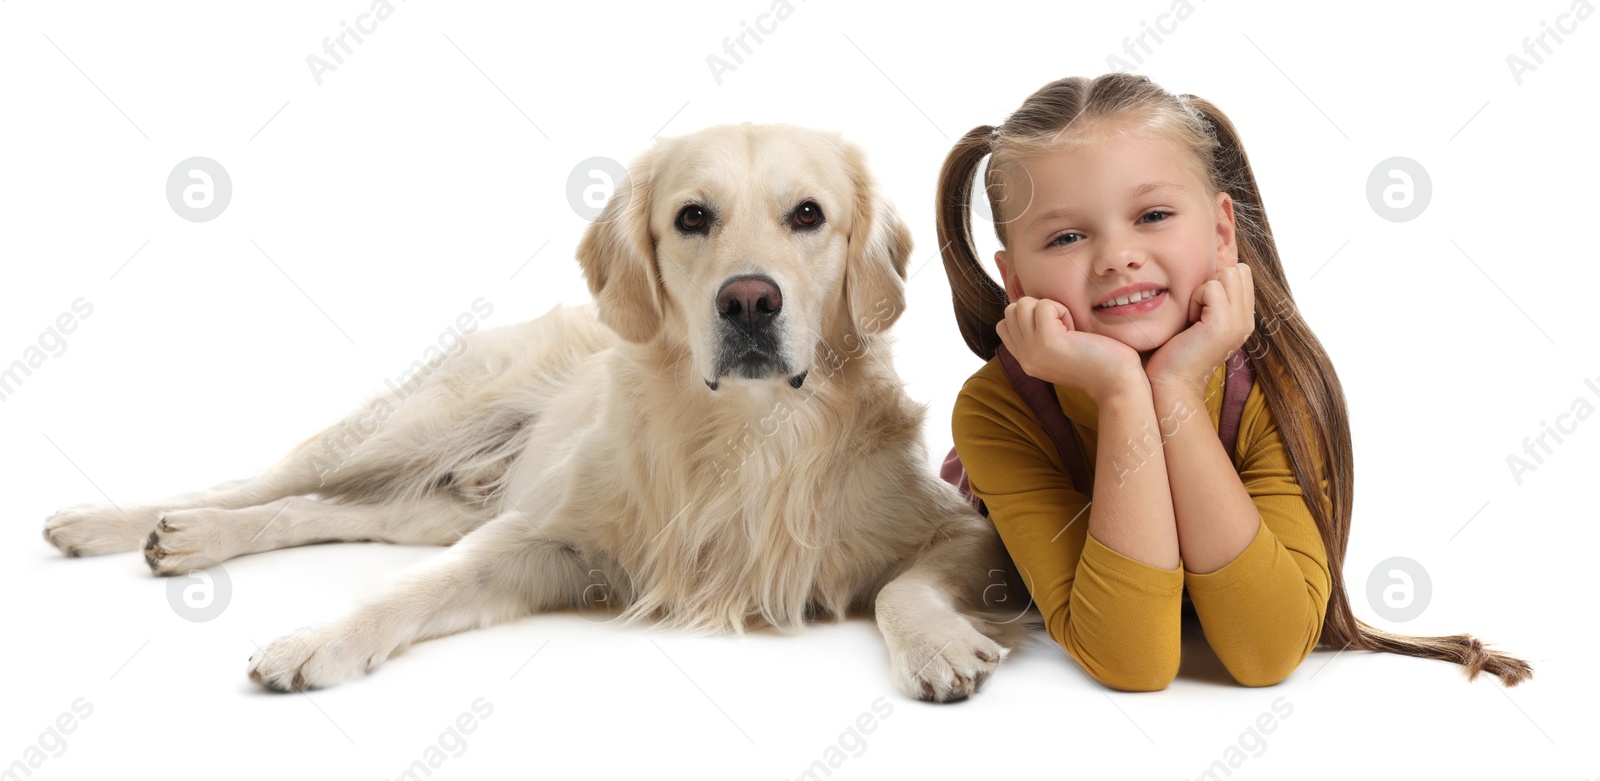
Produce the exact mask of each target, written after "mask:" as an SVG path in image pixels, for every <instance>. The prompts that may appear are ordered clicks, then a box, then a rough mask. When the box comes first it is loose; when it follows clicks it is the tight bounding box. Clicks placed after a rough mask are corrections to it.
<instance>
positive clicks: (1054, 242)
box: [1050, 233, 1083, 247]
mask: <svg viewBox="0 0 1600 781" xmlns="http://www.w3.org/2000/svg"><path fill="white" fill-rule="evenodd" d="M1081 238H1083V237H1082V236H1079V235H1078V234H1076V233H1063V234H1061V235H1060V236H1057V237H1055V238H1053V239H1051V240H1050V246H1052V247H1065V246H1067V245H1068V244H1072V243H1074V242H1076V241H1077V240H1078V239H1081ZM1063 239H1068V241H1063Z"/></svg>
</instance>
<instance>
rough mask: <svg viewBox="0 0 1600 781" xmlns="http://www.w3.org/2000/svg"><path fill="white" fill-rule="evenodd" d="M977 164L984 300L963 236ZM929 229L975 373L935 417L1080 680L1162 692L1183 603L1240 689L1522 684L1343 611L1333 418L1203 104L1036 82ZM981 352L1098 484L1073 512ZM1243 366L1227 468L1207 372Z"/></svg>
mask: <svg viewBox="0 0 1600 781" xmlns="http://www.w3.org/2000/svg"><path fill="white" fill-rule="evenodd" d="M985 155H989V158H990V159H989V167H988V173H987V175H986V176H985V182H984V184H985V191H986V194H987V196H988V199H989V204H990V207H991V213H992V214H993V215H994V221H995V233H996V234H997V236H998V237H999V239H1000V245H1001V247H1002V249H1001V250H1000V251H999V252H997V253H996V254H995V262H996V265H997V266H998V267H999V270H1000V276H1001V277H1002V278H1003V279H1004V280H1005V287H1004V290H1002V289H1001V288H1000V287H999V286H997V285H996V284H995V283H994V281H993V280H992V279H991V278H990V277H989V275H988V274H987V273H986V272H985V271H984V270H983V268H982V267H981V266H980V265H979V263H978V259H977V250H976V248H975V246H974V245H973V241H972V236H971V232H970V228H969V220H968V211H969V201H970V197H971V193H972V182H973V177H974V173H975V171H976V170H977V167H978V163H979V161H980V160H981V159H982V158H983V157H984V156H985ZM938 231H939V242H940V245H941V247H943V250H942V253H943V256H944V264H945V270H946V272H947V273H948V274H949V277H950V283H951V288H952V291H953V294H954V299H955V313H956V320H957V322H958V324H959V325H960V328H961V333H962V336H963V337H964V338H965V339H966V342H967V345H968V347H970V348H971V349H972V351H973V352H974V353H976V354H977V355H978V357H980V358H983V359H985V360H986V361H988V363H987V364H985V365H984V367H983V368H982V369H980V370H978V372H977V373H975V374H974V375H973V376H972V377H971V378H970V379H969V380H968V381H967V382H966V384H965V385H964V386H963V388H962V390H961V394H960V396H959V398H958V399H957V401H956V405H955V410H954V413H953V416H952V422H953V433H954V436H955V444H956V449H957V451H958V452H959V455H960V459H961V462H962V464H964V466H965V468H966V471H967V475H968V479H969V480H970V490H971V492H972V494H973V495H975V496H976V497H977V498H979V499H981V500H983V502H984V504H985V505H986V506H987V512H988V514H989V517H990V519H991V520H992V521H993V523H994V524H995V527H996V528H997V529H998V530H999V533H1000V536H1001V538H1002V540H1003V541H1004V542H1005V545H1006V548H1007V550H1008V551H1009V552H1010V554H1011V557H1012V560H1013V561H1014V562H1015V564H1016V565H1017V570H1018V572H1019V573H1020V574H1021V575H1022V579H1023V583H1024V584H1025V585H1026V586H1027V588H1028V590H1029V592H1030V594H1031V596H1032V598H1033V600H1034V603H1035V604H1036V605H1038V607H1039V609H1040V611H1041V613H1042V614H1043V616H1044V619H1045V626H1046V630H1047V631H1048V632H1049V634H1050V636H1051V638H1053V639H1054V640H1055V641H1056V642H1057V643H1058V644H1060V645H1061V646H1062V647H1063V648H1064V649H1065V650H1066V651H1067V653H1068V654H1069V655H1071V656H1072V658H1073V659H1075V660H1076V661H1077V662H1078V663H1079V664H1080V665H1081V666H1082V667H1083V668H1084V669H1085V670H1086V671H1088V672H1089V674H1090V675H1092V676H1093V677H1094V678H1096V679H1097V680H1099V681H1101V682H1102V683H1104V684H1106V685H1108V686H1110V687H1112V688H1116V689H1122V690H1130V691H1148V690H1157V689H1162V688H1165V687H1166V685H1167V684H1168V683H1170V682H1171V681H1172V679H1173V677H1174V676H1175V675H1176V674H1177V670H1178V661H1179V648H1180V642H1179V641H1180V636H1181V619H1182V617H1183V614H1182V610H1183V608H1184V602H1185V601H1186V600H1187V601H1188V602H1189V603H1190V606H1192V609H1193V613H1194V615H1195V617H1196V618H1197V619H1198V621H1199V622H1200V624H1201V625H1202V626H1203V628H1204V633H1205V638H1206V640H1207V641H1208V642H1209V643H1210V644H1211V646H1212V648H1213V649H1214V650H1215V651H1216V653H1217V656H1218V657H1219V658H1220V659H1221V660H1222V662H1223V665H1224V666H1225V667H1226V668H1227V669H1228V671H1229V673H1231V674H1232V676H1233V677H1234V679H1235V680H1237V681H1238V682H1239V683H1241V684H1243V685H1246V686H1269V685H1272V684H1276V683H1278V682H1279V681H1282V680H1283V679H1284V678H1286V677H1288V676H1289V674H1290V673H1291V672H1293V671H1294V668H1295V667H1296V666H1298V665H1299V664H1300V662H1301V661H1302V660H1304V659H1305V657H1306V655H1307V654H1308V653H1310V651H1311V649H1312V648H1314V647H1315V646H1316V645H1317V644H1318V642H1319V640H1320V642H1321V643H1323V644H1324V645H1327V646H1329V647H1332V648H1335V649H1340V650H1342V649H1345V648H1356V649H1362V650H1374V651H1389V652H1392V653H1400V654H1407V655H1410V656H1421V657H1428V658H1434V659H1445V660H1449V661H1453V662H1456V663H1458V664H1461V665H1463V666H1464V667H1465V668H1466V672H1467V674H1468V678H1469V679H1471V678H1475V677H1476V676H1477V674H1478V673H1479V672H1480V671H1487V672H1489V673H1491V674H1493V675H1497V676H1499V677H1500V679H1501V680H1502V681H1503V682H1504V683H1505V684H1506V685H1515V684H1516V683H1518V682H1520V681H1522V680H1524V679H1526V678H1527V677H1528V676H1529V675H1531V674H1532V670H1531V668H1530V667H1529V666H1528V664H1527V663H1526V662H1524V661H1522V660H1521V659H1517V658H1514V657H1511V656H1507V655H1505V654H1502V653H1498V652H1495V651H1491V650H1488V649H1485V648H1484V646H1483V645H1482V644H1481V643H1480V642H1479V641H1477V640H1476V639H1474V638H1472V637H1470V636H1467V635H1452V636H1449V637H1410V636H1406V635H1398V634H1393V633H1390V632H1385V631H1383V630H1380V629H1377V628H1374V627H1372V626H1370V625H1368V624H1366V623H1364V622H1362V621H1360V620H1359V619H1357V618H1356V617H1355V616H1354V615H1352V614H1351V610H1350V602H1349V597H1348V596H1347V595H1346V593H1345V587H1344V582H1343V572H1344V553H1345V544H1346V540H1347V538H1348V535H1349V529H1350V503H1351V495H1352V491H1351V482H1352V479H1351V478H1352V475H1353V470H1352V466H1351V446H1350V429H1349V424H1348V422H1347V421H1346V417H1345V402H1344V395H1343V392H1342V391H1341V389H1340V385H1339V380H1338V377H1337V375H1336V374H1335V373H1334V370H1333V365H1332V363H1331V362H1330V361H1329V359H1328V356H1327V354H1326V353H1325V352H1324V351H1323V349H1322V345H1321V343H1320V342H1318V341H1317V338H1316V337H1315V336H1314V335H1313V334H1312V333H1311V330H1310V328H1309V327H1308V326H1307V325H1306V323H1305V321H1304V320H1303V319H1302V318H1301V316H1300V314H1299V313H1298V312H1297V311H1296V310H1295V309H1294V306H1293V298H1292V297H1291V296H1290V293H1289V286H1288V282H1287V280H1286V278H1285V276H1284V273H1283V267H1282V265H1281V263H1280V262H1279V260H1278V250H1277V247H1276V246H1275V245H1274V243H1273V239H1272V231H1271V229H1270V227H1269V226H1268V224H1267V216H1266V212H1265V211H1264V210H1263V208H1262V205H1261V195H1260V193H1259V192H1258V191H1257V188H1256V182H1255V175H1254V174H1253V173H1252V172H1251V170H1250V164H1249V161H1248V159H1247V158H1246V157H1245V153H1244V149H1243V147H1242V146H1240V144H1239V140H1238V136H1237V135H1236V133H1235V132H1234V128H1233V124H1232V123H1231V122H1230V121H1229V120H1228V118H1227V117H1226V116H1224V115H1223V114H1222V112H1221V111H1219V110H1218V109H1217V108H1216V107H1215V106H1213V105H1211V104H1210V103H1208V102H1206V101H1204V100H1201V99H1199V98H1196V97H1194V96H1189V95H1185V96H1182V97H1178V96H1175V95H1172V94H1170V93H1168V92H1166V91H1164V90H1162V89H1161V88H1160V87H1157V86H1156V85H1155V84H1153V83H1151V82H1150V80H1149V79H1147V78H1145V77H1143V76H1135V75H1131V74H1108V75H1105V76H1101V77H1099V78H1096V79H1093V80H1090V79H1084V78H1069V79H1062V80H1060V81H1056V82H1053V83H1051V84H1048V85H1046V86H1045V87H1044V88H1043V89H1040V90H1039V91H1038V92H1036V93H1034V94H1033V95H1032V96H1030V97H1029V98H1028V99H1027V100H1026V101H1025V102H1024V103H1023V104H1022V107H1021V108H1019V109H1018V110H1017V111H1016V112H1015V113H1013V114H1012V115H1011V116H1010V117H1009V118H1008V119H1007V120H1006V122H1005V124H1003V125H1001V126H999V127H989V126H987V125H985V126H981V127H977V128H974V129H973V130H972V131H971V132H969V133H967V134H966V136H964V137H963V138H962V139H961V140H960V142H958V143H957V144H956V146H955V148H954V149H953V150H951V152H950V155H949V157H948V158H947V159H946V160H945V164H944V169H943V171H942V172H941V173H940V177H939V203H938ZM1259 313H1265V314H1264V315H1262V314H1259ZM1002 345H1003V348H1004V349H1003V350H1002ZM1241 347H1242V348H1244V355H1239V354H1238V353H1239V351H1240V348H1241ZM997 351H999V352H1006V351H1009V353H1010V354H1011V356H1014V359H1015V361H1016V363H1017V364H1019V365H1020V367H1021V369H1022V370H1023V371H1025V372H1026V373H1027V374H1028V375H1030V376H1031V377H1035V378H1038V379H1039V380H1043V381H1045V382H1049V383H1052V384H1054V386H1055V388H1054V393H1055V396H1056V400H1057V401H1059V402H1060V405H1061V409H1062V411H1063V412H1064V413H1065V414H1066V417H1067V418H1068V419H1069V420H1070V421H1071V423H1070V428H1074V429H1075V430H1076V434H1077V438H1078V440H1079V441H1080V442H1081V443H1082V450H1083V453H1082V455H1083V458H1084V459H1085V463H1086V464H1088V465H1092V466H1093V467H1094V468H1093V470H1092V476H1091V479H1092V482H1091V483H1089V485H1090V486H1091V487H1092V494H1093V497H1094V501H1093V502H1090V501H1089V497H1088V496H1086V495H1085V493H1083V492H1080V491H1078V490H1076V489H1075V488H1074V486H1073V483H1072V481H1071V480H1070V479H1069V478H1068V475H1067V472H1068V469H1067V468H1066V467H1067V465H1066V464H1065V463H1064V462H1063V458H1062V456H1061V455H1060V454H1058V451H1057V448H1056V446H1055V444H1054V441H1053V440H1052V438H1051V437H1050V436H1049V435H1048V434H1046V432H1045V430H1044V428H1043V427H1042V426H1041V423H1040V420H1039V418H1038V417H1036V416H1035V415H1034V414H1033V413H1032V412H1031V411H1030V408H1029V405H1027V404H1024V403H1022V401H1021V399H1020V398H1019V394H1018V390H1017V388H1016V387H1014V384H1013V383H1012V382H1011V381H1010V380H1008V378H1007V376H1006V374H1005V372H1004V371H1003V368H1002V366H1001V361H1000V358H999V357H997ZM1245 356H1248V358H1247V360H1248V363H1249V367H1250V369H1251V370H1252V371H1253V374H1254V377H1255V378H1256V379H1257V382H1256V384H1255V385H1253V386H1251V388H1250V391H1249V394H1248V397H1247V398H1245V401H1244V406H1243V412H1242V414H1240V416H1239V420H1240V423H1239V427H1238V430H1237V445H1236V447H1235V448H1233V450H1232V452H1229V451H1228V449H1227V448H1226V447H1225V446H1223V445H1222V444H1221V442H1220V440H1219V438H1218V433H1217V432H1218V426H1219V424H1220V423H1221V419H1222V417H1223V416H1222V411H1221V406H1222V402H1221V399H1220V396H1221V395H1222V394H1221V392H1220V391H1219V389H1220V388H1222V387H1223V386H1224V381H1225V377H1226V376H1228V373H1227V371H1226V370H1225V363H1226V362H1227V361H1229V359H1230V358H1231V359H1232V360H1233V362H1234V364H1235V366H1236V367H1240V368H1242V365H1243V361H1245V360H1246V357H1245ZM1231 412H1233V413H1235V414H1238V411H1237V410H1231ZM1065 428H1068V427H1066V426H1064V427H1063V429H1065ZM1068 454H1069V455H1075V454H1073V453H1068ZM1304 486H1315V487H1316V489H1317V490H1314V491H1310V492H1307V491H1304V490H1303V487H1304Z"/></svg>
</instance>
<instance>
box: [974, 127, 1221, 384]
mask: <svg viewBox="0 0 1600 781" xmlns="http://www.w3.org/2000/svg"><path fill="white" fill-rule="evenodd" d="M1092 132H1093V131H1092ZM1025 168H1026V171H1027V175H1028V177H1029V178H1031V180H1032V181H1031V185H1032V191H1033V192H1032V198H1031V200H1028V203H1027V206H1026V207H1025V208H1024V209H1023V211H1022V213H1021V214H1019V215H1015V216H1012V215H1009V214H1008V215H1006V217H1007V218H1009V221H1008V222H1007V223H1006V225H1005V232H1006V242H1007V244H1008V245H1010V246H1009V249H1008V250H1000V251H999V252H997V253H995V262H996V264H997V265H998V266H999V267H1000V274H1001V276H1002V277H1004V278H1005V285H1006V295H1007V296H1008V297H1009V298H1010V299H1011V300H1012V301H1016V300H1017V299H1019V298H1021V297H1022V296H1032V297H1034V298H1048V299H1051V300H1054V301H1057V302H1059V303H1061V304H1062V305H1064V306H1066V308H1067V311H1069V312H1071V313H1072V322H1073V327H1074V328H1075V329H1076V330H1079V331H1086V332H1089V333H1095V334H1100V335H1103V336H1109V337H1111V338H1113V339H1116V340H1117V341H1119V342H1122V343H1123V344H1126V345H1128V346H1130V347H1132V348H1133V349H1135V350H1137V351H1139V352H1140V353H1141V354H1142V355H1143V356H1144V357H1148V356H1149V353H1150V352H1151V351H1153V350H1155V348H1157V347H1160V346H1161V345H1163V344H1165V343H1166V341H1167V340H1168V339H1171V338H1172V337H1173V336H1175V335H1177V334H1178V333H1179V332H1180V331H1182V330H1184V329H1185V328H1187V327H1189V325H1190V322H1191V321H1190V320H1189V300H1190V298H1191V297H1192V296H1193V295H1194V291H1195V290H1196V289H1198V288H1199V287H1200V285H1202V284H1204V283H1205V282H1206V281H1207V280H1210V279H1211V278H1212V277H1213V276H1215V274H1216V273H1217V271H1218V269H1221V268H1225V267H1227V266H1230V265H1233V264H1234V263H1237V262H1238V251H1237V247H1236V245H1235V243H1234V220H1233V201H1232V199H1230V198H1229V197H1228V195H1227V193H1218V194H1217V195H1216V196H1215V197H1214V198H1213V197H1208V196H1207V195H1206V186H1205V183H1204V182H1203V181H1202V180H1201V178H1200V175H1199V174H1198V172H1197V171H1196V164H1195V163H1194V161H1193V159H1192V157H1191V155H1190V153H1189V152H1187V151H1186V150H1184V149H1183V148H1181V147H1180V146H1178V145H1177V144H1174V143H1172V142H1171V141H1168V140H1166V139H1164V138H1161V137H1158V136H1134V137H1122V138H1118V137H1115V136H1112V135H1110V134H1099V135H1097V136H1095V137H1092V138H1091V139H1089V140H1088V141H1087V142H1085V143H1080V144H1076V145H1073V146H1071V147H1067V148H1063V149H1058V150H1051V151H1048V152H1043V153H1040V154H1039V155H1037V156H1035V157H1034V158H1033V159H1031V160H1029V161H1028V162H1027V165H1026V167H1025ZM1029 184H1030V182H1027V181H1024V182H1020V183H1014V184H1013V186H1016V187H1019V188H1020V189H1023V190H1024V191H1026V188H1027V187H1028V186H1029ZM1025 199H1026V197H1025ZM1151 293H1154V294H1155V295H1154V297H1152V298H1146V299H1145V300H1142V301H1140V300H1137V298H1138V296H1141V295H1142V296H1149V295H1150V294H1151ZM1130 295H1132V296H1133V297H1134V300H1132V301H1130V302H1129V303H1126V304H1124V305H1120V306H1119V305H1117V304H1116V303H1115V300H1116V299H1118V298H1120V297H1124V296H1130Z"/></svg>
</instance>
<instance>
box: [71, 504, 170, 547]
mask: <svg viewBox="0 0 1600 781" xmlns="http://www.w3.org/2000/svg"><path fill="white" fill-rule="evenodd" d="M154 525H155V519H154V518H147V517H146V516H145V513H144V512H143V511H142V510H139V509H137V508H133V507H129V508H126V509H124V508H120V507H117V506H116V505H112V504H80V505H76V506H73V507H64V508H62V509H60V510H58V511H56V513H55V514H54V515H51V516H50V517H49V518H46V519H45V521H44V539H45V541H46V542H49V543H50V544H51V545H54V546H56V548H57V549H58V550H60V551H61V552H62V553H63V554H65V555H67V556H99V555H101V554H104V553H123V552H126V551H136V550H138V549H139V547H140V546H141V545H143V544H144V542H145V537H146V536H147V535H149V533H150V527H152V526H154Z"/></svg>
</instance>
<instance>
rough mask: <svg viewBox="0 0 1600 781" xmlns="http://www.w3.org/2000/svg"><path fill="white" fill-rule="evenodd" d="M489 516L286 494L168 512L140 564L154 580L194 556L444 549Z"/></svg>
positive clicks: (443, 504) (429, 504)
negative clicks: (317, 547)
mask: <svg viewBox="0 0 1600 781" xmlns="http://www.w3.org/2000/svg"><path fill="white" fill-rule="evenodd" d="M489 517H490V513H489V512H488V511H485V510H479V509H476V508H475V507H473V506H470V505H468V504H466V503H464V502H461V501H459V500H456V499H452V498H450V497H448V496H423V497H422V498H420V499H417V500H411V501H395V502H387V503H383V504H337V503H333V502H322V501H316V500H313V499H308V498H306V497H303V496H292V497H289V498H287V499H279V500H277V501H275V502H268V503H266V504H261V505H257V506H255V507H245V508H241V509H236V510H228V509H218V508H215V507H198V508H194V509H189V510H172V511H168V512H166V513H164V514H163V515H162V517H161V521H160V522H159V523H158V524H156V528H155V531H152V532H150V534H149V539H148V541H147V542H146V543H145V548H144V560H145V563H146V564H149V565H150V570H151V571H152V572H154V573H156V574H157V575H174V574H178V573H180V572H184V571H186V570H187V569H189V567H187V566H186V565H185V563H186V562H187V561H189V560H190V559H192V558H195V557H201V558H207V559H210V560H212V561H224V560H226V559H230V558H233V557H234V556H242V555H244V554H247V553H260V552H262V551H269V550H277V549H279V548H290V547H294V546H296V545H308V544H311V543H317V542H362V541H381V542H392V543H398V544H402V545H451V544H454V543H455V542H456V541H457V540H459V539H461V538H462V536H464V535H466V534H467V533H468V532H470V531H472V530H473V529H476V528H477V527H479V526H481V525H483V523H484V521H486V520H488V518H489Z"/></svg>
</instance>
